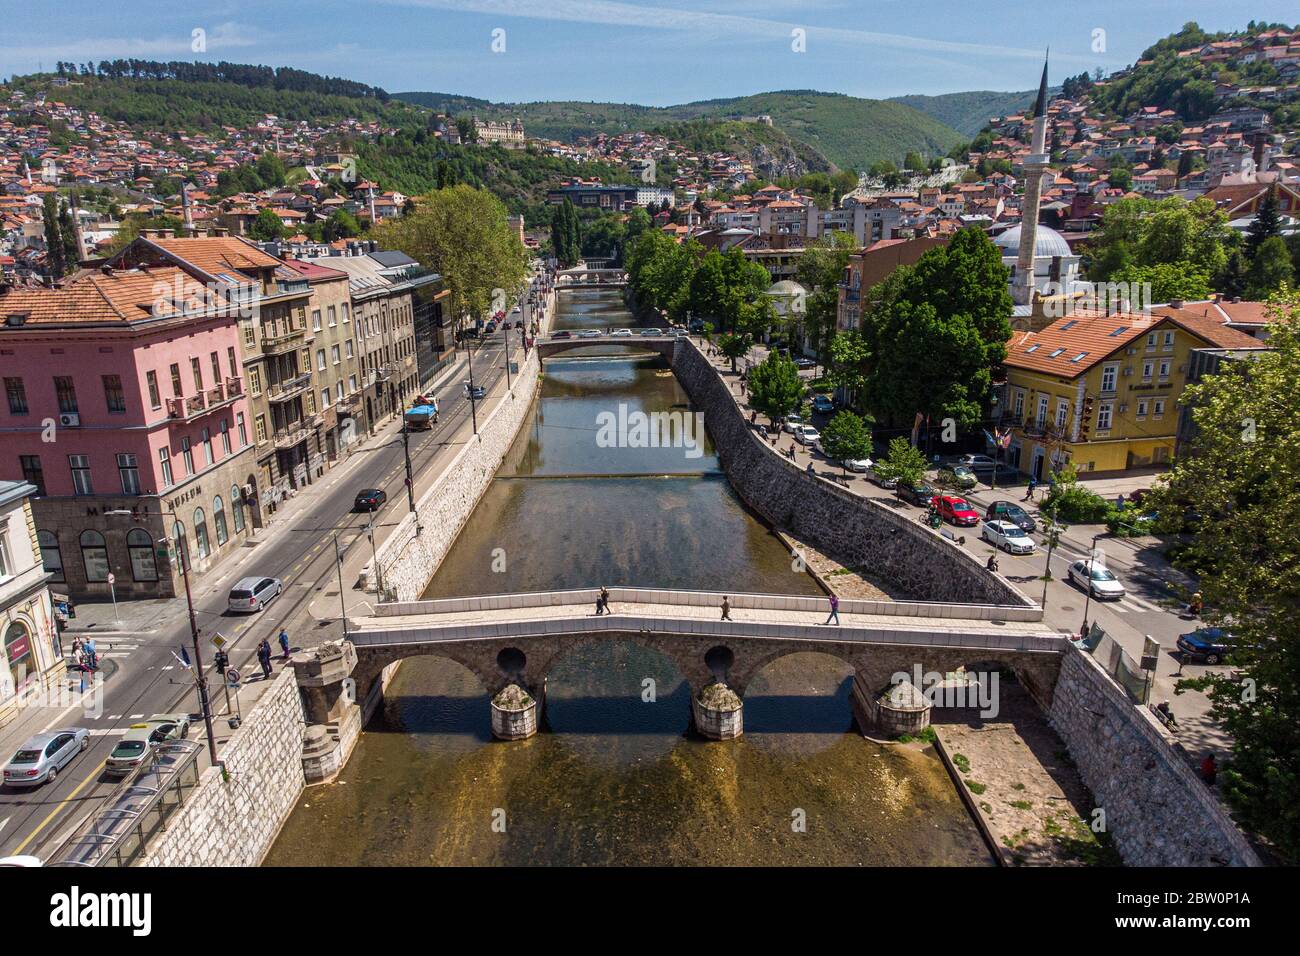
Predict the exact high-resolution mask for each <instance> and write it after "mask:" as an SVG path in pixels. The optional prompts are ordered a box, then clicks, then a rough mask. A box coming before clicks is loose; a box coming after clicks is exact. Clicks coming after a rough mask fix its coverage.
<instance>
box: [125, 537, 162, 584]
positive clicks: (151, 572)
mask: <svg viewBox="0 0 1300 956" xmlns="http://www.w3.org/2000/svg"><path fill="white" fill-rule="evenodd" d="M126 553H127V555H128V556H129V557H130V558H131V577H132V578H134V579H135V580H137V581H157V580H158V562H157V560H155V558H154V553H153V538H151V537H149V532H148V531H145V530H144V529H143V528H132V529H131V530H130V531H128V532H127V533H126Z"/></svg>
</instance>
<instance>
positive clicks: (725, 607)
mask: <svg viewBox="0 0 1300 956" xmlns="http://www.w3.org/2000/svg"><path fill="white" fill-rule="evenodd" d="M722 619H723V620H724V621H730V620H731V604H730V603H729V602H728V601H727V598H726V596H725V595H724V596H723V598H722Z"/></svg>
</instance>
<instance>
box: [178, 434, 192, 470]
mask: <svg viewBox="0 0 1300 956" xmlns="http://www.w3.org/2000/svg"><path fill="white" fill-rule="evenodd" d="M181 458H183V459H184V460H185V474H187V475H192V474H194V451H193V450H192V449H191V448H190V436H189V435H186V436H185V437H184V438H182V439H181Z"/></svg>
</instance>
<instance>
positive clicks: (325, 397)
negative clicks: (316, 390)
mask: <svg viewBox="0 0 1300 956" xmlns="http://www.w3.org/2000/svg"><path fill="white" fill-rule="evenodd" d="M320 407H321V408H329V407H330V390H329V389H328V388H322V389H321V390H320Z"/></svg>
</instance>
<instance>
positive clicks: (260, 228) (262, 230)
mask: <svg viewBox="0 0 1300 956" xmlns="http://www.w3.org/2000/svg"><path fill="white" fill-rule="evenodd" d="M248 234H249V235H250V236H251V237H252V238H254V239H257V240H260V241H262V242H268V241H270V240H272V239H282V238H284V223H283V222H281V221H280V217H279V216H277V215H276V214H275V213H273V212H272V211H271V210H270V209H263V210H262V211H261V212H259V213H258V214H257V218H256V219H254V220H253V225H252V226H250V227H249V229H248Z"/></svg>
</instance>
